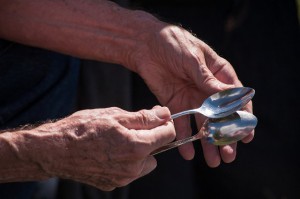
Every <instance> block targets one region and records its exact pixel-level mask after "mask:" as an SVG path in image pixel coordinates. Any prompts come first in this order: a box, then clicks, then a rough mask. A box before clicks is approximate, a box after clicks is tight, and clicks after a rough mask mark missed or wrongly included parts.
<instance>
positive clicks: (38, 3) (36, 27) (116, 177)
mask: <svg viewBox="0 0 300 199" xmlns="http://www.w3.org/2000/svg"><path fill="white" fill-rule="evenodd" d="M0 5H1V6H0V38H4V39H7V40H11V41H15V42H19V43H22V44H26V45H30V46H35V47H39V48H44V49H49V50H53V51H57V52H60V53H64V54H67V55H72V56H75V57H78V58H84V59H90V60H96V61H105V62H111V63H117V64H121V65H123V66H124V67H126V68H128V69H129V70H132V71H134V72H136V73H137V74H139V75H140V76H141V77H142V78H143V79H144V80H145V82H146V84H147V85H148V86H149V88H150V89H151V91H152V92H153V94H154V95H155V96H156V97H157V98H158V100H159V102H160V103H161V105H163V106H166V107H168V108H161V107H160V108H158V109H160V110H161V111H162V112H163V115H164V117H163V119H155V118H156V117H155V116H153V115H155V113H153V112H152V113H151V114H141V113H138V115H140V116H141V117H138V118H137V119H136V120H134V119H127V118H134V117H135V115H136V114H137V113H131V112H124V111H123V110H119V109H117V111H112V110H114V109H112V110H111V109H108V110H105V109H104V110H98V109H95V110H86V111H80V112H78V113H75V114H74V115H72V116H70V117H67V118H65V119H62V120H59V121H58V122H59V124H60V125H58V126H57V124H58V123H56V122H54V123H46V124H44V125H43V126H41V127H39V128H38V129H37V128H32V129H30V130H26V132H22V133H20V134H15V133H14V132H10V131H8V132H4V133H2V134H0V147H1V150H0V152H1V153H2V154H1V156H0V158H1V159H0V162H6V164H0V165H2V167H4V168H0V172H1V171H2V173H1V174H0V178H1V182H8V181H26V180H38V179H45V178H49V177H53V176H57V177H63V178H68V179H73V180H77V181H80V182H84V183H87V184H91V185H93V186H95V187H97V188H99V189H103V190H112V189H114V188H115V187H119V186H124V185H126V184H128V183H130V182H132V181H133V180H135V179H137V178H139V177H141V176H143V175H144V174H147V173H149V172H150V171H152V170H153V169H154V167H155V165H156V162H155V157H151V156H150V157H149V154H150V153H151V150H154V148H159V147H160V146H163V145H164V144H166V143H167V142H170V141H171V140H173V138H174V137H175V129H176V137H177V139H182V138H184V137H187V136H189V135H191V127H190V122H189V117H188V116H184V117H181V118H178V119H176V121H174V122H175V129H174V125H173V123H172V122H171V121H170V118H169V117H170V115H171V113H177V112H179V111H182V110H186V109H191V108H196V107H198V106H199V104H201V103H202V102H203V100H204V99H205V98H207V97H208V96H210V95H211V94H213V93H215V92H218V91H221V90H224V89H227V88H231V87H235V86H242V84H241V82H240V81H239V79H238V77H237V75H236V73H235V71H234V69H233V67H232V66H231V65H230V63H229V62H227V61H226V60H225V59H223V58H221V57H220V56H219V55H217V54H216V53H215V52H214V51H213V50H212V49H211V48H210V47H209V46H208V45H207V44H206V43H204V42H203V41H201V40H200V39H198V38H196V37H195V36H194V35H192V34H191V33H190V32H188V31H186V30H184V29H183V28H181V27H178V26H174V25H170V24H167V23H164V22H162V21H160V20H158V19H157V18H155V17H154V16H153V15H151V14H149V13H146V12H143V11H136V10H128V9H124V8H121V7H119V6H118V5H117V4H115V3H113V2H110V1H104V0H98V1H97V0H85V1H82V0H64V1H62V0H28V1H23V0H0ZM203 28H205V27H203ZM245 109H246V110H247V111H249V112H252V105H251V103H249V104H248V105H247V106H246V108H245ZM101 111H104V114H102V112H101ZM148 111H150V112H151V111H153V110H148ZM100 113H101V118H102V119H103V120H100V121H97V120H95V118H98V116H99V115H98V114H100ZM142 113H143V111H142ZM116 115H117V117H115V116H116ZM104 116H105V117H104ZM156 116H157V115H156ZM78 118H79V119H80V120H78ZM105 118H113V120H112V121H108V120H107V119H105ZM196 120H197V125H198V127H199V128H200V127H201V124H202V123H203V121H204V118H203V117H202V116H200V115H196ZM152 122H153V123H152ZM83 124H84V125H83ZM116 124H117V126H116ZM86 125H87V126H86ZM59 127H63V129H57V128H59ZM82 127H84V128H82ZM90 127H93V128H92V129H93V130H92V131H83V132H80V134H82V135H84V136H83V137H81V136H78V137H76V136H75V134H76V133H75V132H76V131H78V129H84V130H86V129H90ZM117 127H118V128H117ZM51 129H52V130H51ZM53 129H54V130H53ZM76 129H77V130H76ZM145 130H149V131H145ZM65 131H66V132H65ZM44 132H46V135H47V136H50V137H51V135H52V134H53V136H52V137H53V138H55V139H46V138H45V137H43V136H44V135H45V134H44ZM129 132H130V133H129ZM61 133H63V134H66V137H67V138H70V139H65V138H66V137H64V136H62V134H61ZM74 133H75V134H74ZM106 133H107V134H108V133H109V134H110V135H114V136H106ZM131 133H133V134H134V135H131ZM143 133H145V135H144V134H143ZM100 134H101V135H105V136H104V137H105V139H107V140H105V139H104V140H101V139H97V135H100ZM24 135H26V136H27V137H32V138H34V139H32V141H35V144H33V145H26V139H23V136H24ZM69 135H70V136H69ZM253 135H254V132H252V133H251V134H250V135H249V136H248V137H247V138H245V139H244V140H243V141H244V142H250V141H251V140H252V138H253ZM48 138H49V137H48ZM75 138H76V139H75ZM85 138H86V139H87V140H90V139H89V138H95V140H93V142H91V143H90V142H87V140H86V139H85ZM43 139H46V140H47V142H44V141H43ZM124 139H125V140H127V142H128V145H124V144H123V145H122V142H124ZM72 140H73V141H74V140H75V141H76V143H77V144H76V145H74V144H70V143H69V141H72ZM97 141H98V142H97ZM118 142H121V143H118ZM42 143H43V144H42ZM106 143H114V145H115V146H119V144H121V145H120V149H118V150H113V151H111V152H112V154H111V158H110V159H109V161H108V162H105V160H108V159H105V158H103V159H101V161H100V160H98V159H97V158H96V160H97V161H95V162H94V163H96V162H97V163H98V164H95V165H93V164H92V163H91V162H92V160H93V158H95V157H96V156H97V157H99V158H100V157H101V154H102V153H101V152H104V151H105V150H106V149H105V147H106V145H105V144H106ZM67 145H69V146H71V147H70V148H68V150H67V151H66V153H63V154H60V155H58V154H59V152H60V149H62V148H64V147H65V146H67ZM77 145H78V146H82V147H83V148H77V147H76V146H77ZM30 146H39V147H30ZM50 146H55V147H56V149H57V150H52V148H51V150H50ZM133 146H134V148H132V147H133ZM135 147H137V148H138V149H140V150H141V151H142V152H140V151H137V150H136V148H135ZM202 147H203V152H204V158H205V160H206V162H207V164H208V165H209V166H210V167H217V166H218V165H219V164H220V162H221V160H223V161H224V162H227V163H229V162H231V161H233V160H234V159H235V156H236V144H232V145H227V146H222V147H216V146H213V145H211V144H208V143H206V142H203V141H202ZM64 149H66V148H64ZM83 149H84V150H83ZM124 151H126V152H128V153H125V154H124V153H123V152H124ZM179 151H180V154H181V155H182V156H183V157H184V158H185V159H187V160H190V159H192V158H193V157H194V155H195V154H194V153H195V152H194V148H193V146H192V144H189V145H185V146H182V147H180V149H179ZM40 152H43V153H44V155H47V156H49V158H47V157H46V156H36V155H34V154H39V153H40ZM12 154H14V155H13V156H11V155H12ZM128 154H130V155H128ZM102 155H104V156H105V155H107V154H102ZM199 155H200V154H199ZM77 156H78V157H77ZM93 156H95V157H93ZM43 157H44V158H45V159H47V161H45V162H46V163H47V164H46V163H45V164H46V165H43V164H44V163H42V162H43V160H45V159H43ZM50 157H51V158H50ZM57 158H60V160H63V162H62V163H66V165H67V166H66V167H67V168H65V167H64V166H63V165H56V164H57V162H58V160H57ZM89 158H91V160H89ZM102 160H103V161H102ZM73 161H74V162H76V163H78V162H80V161H82V162H81V164H82V166H81V167H79V168H78V167H77V166H74V164H73V163H74V162H73ZM86 161H87V162H86ZM112 162H117V164H116V167H112V170H109V168H110V167H109V166H108V165H109V164H111V163H112ZM86 163H89V164H91V168H85V167H84V166H86ZM99 164H101V165H102V164H103V168H106V169H108V170H105V169H104V170H102V171H101V168H102V167H97V166H96V165H98V166H99ZM130 165H131V166H132V165H133V166H132V167H131V166H130ZM61 166H62V167H61ZM5 168H6V169H5ZM8 168H9V169H8ZM120 168H123V169H124V170H122V169H121V170H118V169H120ZM97 169H99V170H97ZM17 171H18V172H17ZM122 171H126V172H125V173H127V174H130V175H129V176H127V175H126V174H125V173H122ZM137 171H138V172H137ZM2 174H3V175H2ZM92 175H93V176H94V177H91V176H92ZM108 178H109V179H111V181H109V180H107V179H108Z"/></svg>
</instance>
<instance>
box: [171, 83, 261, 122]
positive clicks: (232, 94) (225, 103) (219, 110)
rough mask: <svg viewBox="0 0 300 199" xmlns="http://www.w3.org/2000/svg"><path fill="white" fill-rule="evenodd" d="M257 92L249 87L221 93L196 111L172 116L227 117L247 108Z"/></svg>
mask: <svg viewBox="0 0 300 199" xmlns="http://www.w3.org/2000/svg"><path fill="white" fill-rule="evenodd" d="M254 94H255V90H254V89H252V88H249V87H237V88H231V89H227V90H224V91H220V92H218V93H215V94H213V95H211V96H210V97H208V98H207V99H206V100H205V101H204V102H203V104H202V105H201V106H200V107H199V108H196V109H191V110H186V111H183V112H180V113H176V114H174V115H172V116H171V118H172V119H175V118H177V117H180V116H183V115H187V114H195V113H200V114H202V115H204V116H206V117H208V118H222V117H226V116H228V115H230V114H232V113H234V112H236V111H238V110H239V109H241V108H242V107H243V106H245V105H246V104H247V103H248V102H249V101H250V100H251V99H252V98H253V96H254Z"/></svg>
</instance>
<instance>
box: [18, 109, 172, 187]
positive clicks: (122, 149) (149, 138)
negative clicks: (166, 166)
mask: <svg viewBox="0 0 300 199" xmlns="http://www.w3.org/2000/svg"><path fill="white" fill-rule="evenodd" d="M35 131H39V133H38V134H39V137H38V138H37V139H38V141H39V142H37V141H36V140H34V141H35V142H34V146H33V147H35V149H37V150H39V151H38V153H37V152H36V151H35V153H33V151H31V152H30V154H31V155H35V156H37V157H34V158H32V159H36V158H37V159H38V162H39V164H40V165H41V167H42V168H43V169H44V170H45V171H46V172H47V173H48V174H49V175H51V176H58V177H61V178H67V179H72V180H76V181H79V182H83V183H86V184H90V185H92V186H95V187H97V188H99V189H102V190H107V191H108V190H113V189H114V188H115V187H120V186H125V185H127V184H128V183H130V182H132V181H133V180H135V179H137V178H139V177H142V176H144V175H146V174H148V173H149V172H151V171H152V170H153V169H154V168H155V167H156V160H155V158H154V157H153V156H149V154H150V153H151V152H152V151H153V150H154V149H157V148H158V147H160V146H163V145H165V144H166V143H169V142H171V141H172V140H174V139H175V129H174V126H173V123H172V122H170V112H169V110H168V109H167V108H162V107H154V108H153V109H152V110H142V111H139V112H127V111H124V110H121V109H118V108H108V109H94V110H84V111H79V112H76V113H74V114H73V115H71V116H69V117H67V118H65V119H62V120H59V121H57V122H55V123H51V124H50V123H49V124H45V125H42V126H40V127H38V128H37V129H35ZM28 142H29V140H28V141H27V143H26V144H29V143H28ZM37 143H40V145H38V144H37ZM32 144H33V143H32ZM27 146H28V145H27ZM24 147H26V146H24ZM40 149H43V150H40Z"/></svg>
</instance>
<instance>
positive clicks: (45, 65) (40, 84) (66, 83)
mask: <svg viewBox="0 0 300 199" xmlns="http://www.w3.org/2000/svg"><path fill="white" fill-rule="evenodd" d="M78 74H79V60H77V59H75V58H71V57H69V56H65V55H61V54H58V53H54V52H51V51H47V50H42V49H39V48H34V47H29V46H24V45H20V44H17V43H13V42H10V41H5V40H0V129H6V128H15V127H18V126H20V125H24V124H28V123H30V124H33V123H36V122H41V121H45V120H48V119H55V118H61V117H64V116H66V115H68V114H70V113H71V112H72V111H73V110H74V109H73V108H74V105H75V102H76V91H77V81H78ZM1 164H3V163H1ZM35 186H36V183H35V182H26V183H7V184H0V198H1V199H6V198H9V199H27V198H28V199H29V198H33V193H34V190H35Z"/></svg>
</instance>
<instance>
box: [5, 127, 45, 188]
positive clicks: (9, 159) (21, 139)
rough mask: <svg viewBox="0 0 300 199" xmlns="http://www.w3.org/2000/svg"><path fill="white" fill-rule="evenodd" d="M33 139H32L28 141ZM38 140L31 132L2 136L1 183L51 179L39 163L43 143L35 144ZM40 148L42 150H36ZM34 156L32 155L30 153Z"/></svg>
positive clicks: (8, 133) (6, 133)
mask: <svg viewBox="0 0 300 199" xmlns="http://www.w3.org/2000/svg"><path fill="white" fill-rule="evenodd" d="M28 137H31V138H30V139H27V138H28ZM36 138H38V137H37V136H36V134H35V133H33V132H31V131H16V132H4V133H1V134H0V182H16V181H30V180H42V179H46V178H49V177H51V176H50V175H49V174H47V173H46V172H45V171H44V169H43V168H42V167H41V164H39V162H38V158H37V157H38V156H39V152H40V150H46V149H45V148H44V149H43V147H41V146H43V143H41V142H36V143H33V142H32V140H33V139H35V140H37V139H36ZM38 148H40V150H36V149H38ZM29 152H30V153H33V154H30V153H29Z"/></svg>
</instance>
